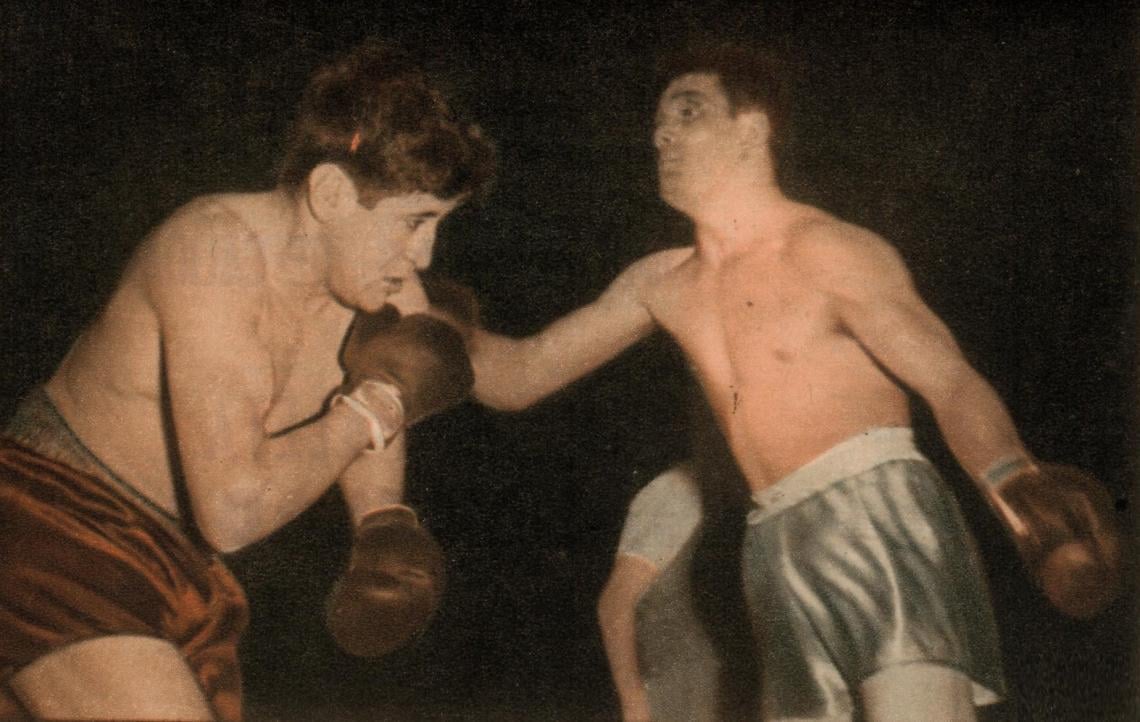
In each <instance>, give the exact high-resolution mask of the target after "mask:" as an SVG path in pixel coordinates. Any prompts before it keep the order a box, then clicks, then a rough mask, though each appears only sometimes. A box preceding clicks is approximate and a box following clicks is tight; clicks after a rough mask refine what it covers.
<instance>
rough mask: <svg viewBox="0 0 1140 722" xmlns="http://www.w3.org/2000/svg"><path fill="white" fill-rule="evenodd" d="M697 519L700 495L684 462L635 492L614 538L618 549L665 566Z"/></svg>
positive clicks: (681, 544) (685, 539)
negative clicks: (623, 523)
mask: <svg viewBox="0 0 1140 722" xmlns="http://www.w3.org/2000/svg"><path fill="white" fill-rule="evenodd" d="M700 521H701V496H700V493H699V492H698V491H697V485H696V482H695V481H694V479H693V477H692V474H691V472H690V471H689V469H688V467H687V466H685V465H682V466H676V467H673V468H672V469H669V470H668V471H665V472H663V473H662V474H660V475H658V476H657V477H656V478H654V479H653V481H651V482H649V483H648V484H646V485H645V487H644V488H642V490H641V491H639V492H638V493H637V496H635V497H634V498H633V501H632V502H630V505H629V513H628V514H627V515H626V518H625V525H624V526H623V527H622V530H621V538H620V539H619V540H618V553H619V554H629V555H631V556H639V557H642V558H643V559H647V560H648V561H649V562H650V563H652V564H653V566H655V567H657V568H658V569H663V568H664V567H666V566H667V565H668V564H669V562H670V561H672V559H673V557H675V556H676V555H677V552H679V551H680V550H681V547H682V546H684V545H685V542H687V541H688V540H689V537H691V536H692V534H693V530H695V529H696V528H697V525H698V524H700Z"/></svg>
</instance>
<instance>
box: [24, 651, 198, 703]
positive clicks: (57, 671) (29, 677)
mask: <svg viewBox="0 0 1140 722" xmlns="http://www.w3.org/2000/svg"><path fill="white" fill-rule="evenodd" d="M10 686H11V688H12V691H13V692H14V693H15V694H16V697H17V698H18V699H19V700H20V702H21V703H22V704H23V705H24V706H25V707H26V708H27V710H28V711H29V712H31V713H32V714H33V715H35V716H36V717H39V718H47V719H59V718H67V719H122V720H139V719H148V720H210V719H212V718H213V715H212V713H211V711H210V705H209V704H208V703H207V702H206V699H205V697H204V696H203V694H202V691H201V689H200V688H199V686H198V682H197V680H196V679H195V677H194V674H193V672H191V670H190V668H189V666H187V664H186V661H185V660H184V659H183V658H182V655H181V654H180V653H179V651H178V649H177V648H176V647H175V646H174V645H172V644H171V643H170V642H167V641H165V640H162V639H157V638H154V637H142V636H133V635H117V636H111V637H99V638H96V639H90V640H86V641H83V642H77V643H75V644H71V645H68V646H66V647H63V648H61V649H58V650H56V651H54V652H51V653H50V654H47V655H45V656H43V657H40V658H39V659H37V660H36V661H35V662H32V663H31V664H29V665H28V666H27V667H24V668H23V669H21V670H20V671H19V672H17V673H16V674H15V675H14V676H13V677H12V678H11V682H10Z"/></svg>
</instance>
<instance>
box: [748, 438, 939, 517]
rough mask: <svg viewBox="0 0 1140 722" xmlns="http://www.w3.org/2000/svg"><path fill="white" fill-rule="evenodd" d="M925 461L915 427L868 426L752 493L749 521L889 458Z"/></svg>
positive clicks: (764, 515) (769, 515) (789, 505)
mask: <svg viewBox="0 0 1140 722" xmlns="http://www.w3.org/2000/svg"><path fill="white" fill-rule="evenodd" d="M905 459H909V460H912V461H927V458H926V457H925V456H923V454H922V452H921V451H919V450H918V447H917V446H915V445H914V431H913V430H912V429H910V428H909V427H902V426H891V427H876V428H873V429H867V430H866V431H863V432H861V433H859V434H856V435H855V436H852V437H850V438H848V439H846V440H844V441H841V442H839V443H838V444H836V445H835V446H833V447H831V448H830V449H828V450H827V451H825V452H823V453H822V454H820V455H819V456H817V457H815V458H814V459H812V460H811V461H809V462H808V463H806V464H804V465H803V466H801V467H800V468H798V469H796V470H795V471H793V472H792V473H790V474H788V475H787V476H785V477H784V478H782V479H780V480H779V481H777V482H776V483H775V484H772V485H771V486H769V487H767V488H764V489H761V490H759V491H755V492H753V493H752V501H753V503H755V504H756V508H755V509H753V510H752V511H751V512H749V514H748V523H749V524H759V523H760V522H762V521H764V520H765V519H768V518H769V517H771V516H773V515H775V514H778V513H780V512H781V511H784V510H785V509H788V508H791V507H793V506H795V505H796V504H798V503H800V502H801V501H803V500H805V499H807V498H808V497H810V496H813V495H815V494H817V493H819V492H821V491H823V490H824V489H826V488H827V487H829V486H831V485H832V484H834V483H836V482H837V481H840V480H842V479H846V478H848V477H851V476H855V475H856V474H861V473H862V472H864V471H867V470H869V469H873V468H875V467H876V466H878V465H879V464H883V463H886V462H888V461H896V460H905Z"/></svg>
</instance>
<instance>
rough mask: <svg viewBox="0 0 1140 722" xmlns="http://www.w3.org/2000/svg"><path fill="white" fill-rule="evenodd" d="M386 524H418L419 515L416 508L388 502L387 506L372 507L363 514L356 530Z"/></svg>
mask: <svg viewBox="0 0 1140 722" xmlns="http://www.w3.org/2000/svg"><path fill="white" fill-rule="evenodd" d="M388 524H406V525H408V526H419V525H420V517H419V515H418V514H416V510H415V509H413V508H411V507H410V506H407V505H405V504H389V505H388V506H383V507H380V508H379V509H373V510H372V511H370V512H368V513H367V514H365V515H364V516H362V517H360V523H358V524H357V525H356V528H357V529H358V530H360V529H366V528H369V527H373V526H384V525H388Z"/></svg>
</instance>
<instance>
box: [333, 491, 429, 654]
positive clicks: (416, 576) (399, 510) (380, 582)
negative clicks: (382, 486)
mask: <svg viewBox="0 0 1140 722" xmlns="http://www.w3.org/2000/svg"><path fill="white" fill-rule="evenodd" d="M443 587H444V560H443V552H442V551H441V549H440V547H439V544H437V543H436V541H435V539H433V538H432V536H431V534H429V533H428V532H427V530H425V529H424V528H423V527H422V526H420V523H419V521H418V519H417V518H416V514H415V512H413V511H412V510H411V509H409V508H407V507H402V506H401V507H392V508H389V509H383V510H381V511H376V512H373V513H371V514H369V515H368V516H366V517H364V519H363V520H362V521H361V523H360V526H359V528H358V529H357V531H356V536H355V538H354V540H353V545H352V553H351V556H350V558H349V564H348V569H347V570H346V571H345V573H344V574H343V575H342V576H341V578H340V579H339V580H338V581H337V582H336V583H335V584H334V585H333V589H332V592H330V594H329V598H328V601H327V603H326V606H325V621H326V624H327V626H328V630H329V632H330V633H331V634H332V637H333V639H334V640H336V643H337V645H338V646H339V647H340V648H341V649H343V650H344V651H345V652H348V653H349V654H352V655H355V656H358V657H379V656H382V655H385V654H388V653H389V652H393V651H395V650H396V649H399V648H400V647H402V646H404V645H405V644H407V643H408V642H409V641H411V639H412V638H413V637H415V636H416V635H417V634H418V633H419V632H421V631H422V630H423V629H425V628H426V627H427V624H428V622H429V621H430V620H431V617H432V615H433V614H434V613H435V611H436V609H438V608H439V602H440V599H441V598H442V596H443Z"/></svg>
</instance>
